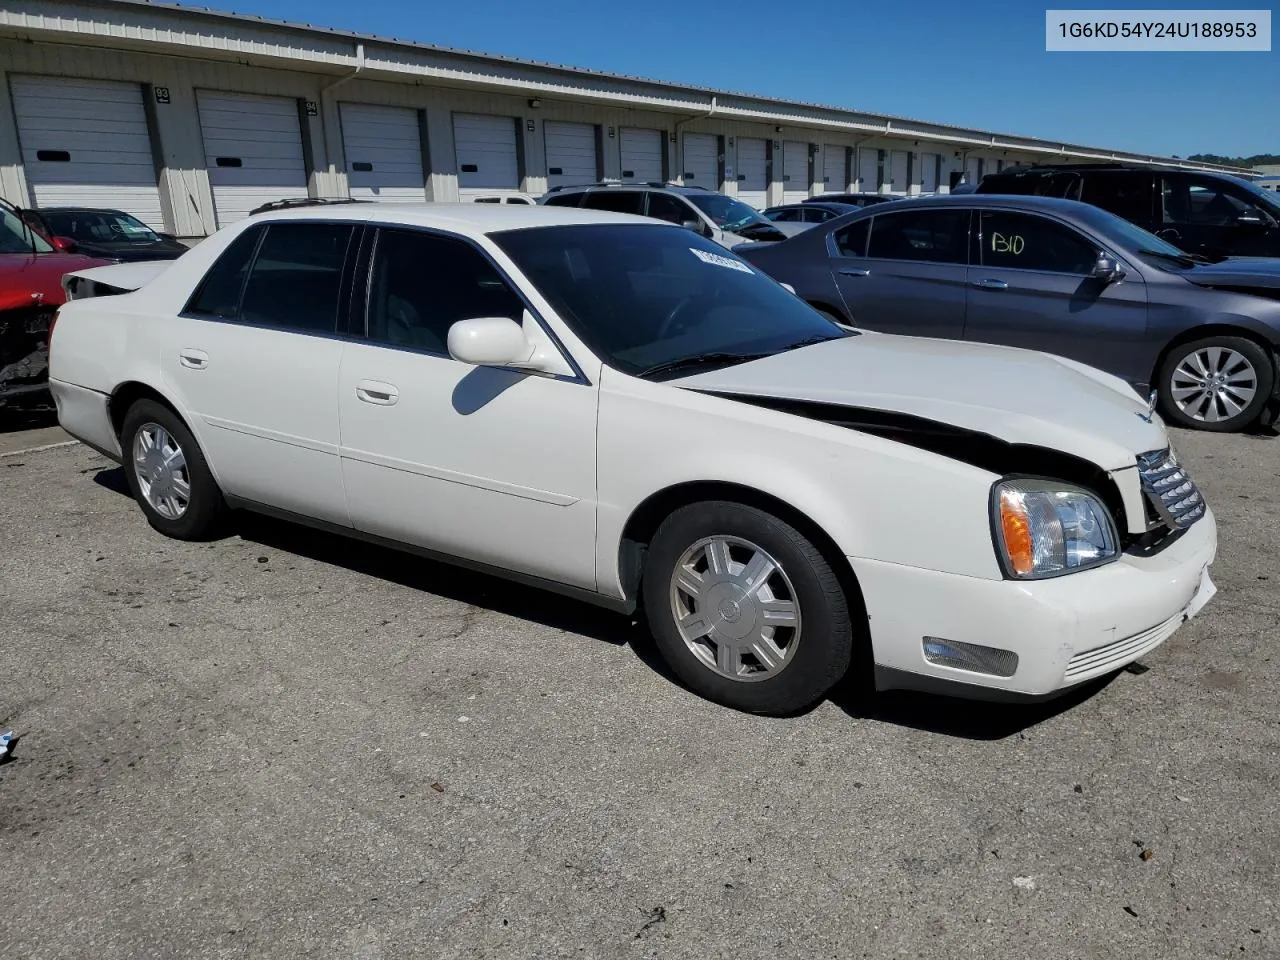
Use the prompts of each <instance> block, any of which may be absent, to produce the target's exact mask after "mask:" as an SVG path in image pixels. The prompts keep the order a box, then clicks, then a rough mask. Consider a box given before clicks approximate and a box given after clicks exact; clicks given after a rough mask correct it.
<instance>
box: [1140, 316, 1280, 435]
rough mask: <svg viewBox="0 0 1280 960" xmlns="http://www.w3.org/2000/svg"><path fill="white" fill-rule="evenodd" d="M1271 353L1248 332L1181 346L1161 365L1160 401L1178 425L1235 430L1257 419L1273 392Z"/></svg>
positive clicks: (1219, 431)
mask: <svg viewBox="0 0 1280 960" xmlns="http://www.w3.org/2000/svg"><path fill="white" fill-rule="evenodd" d="M1274 383H1275V372H1274V370H1273V368H1272V364H1271V358H1270V357H1268V356H1267V354H1266V351H1264V350H1263V349H1262V348H1261V347H1260V346H1258V345H1257V344H1256V343H1254V342H1253V341H1252V340H1246V339H1245V338H1243V337H1206V338H1204V339H1203V340H1196V341H1193V342H1191V343H1185V344H1182V345H1180V346H1178V347H1175V348H1174V349H1173V350H1172V351H1171V352H1170V353H1169V356H1168V357H1167V358H1165V361H1164V364H1163V365H1162V366H1161V368H1160V382H1159V394H1160V406H1161V410H1162V412H1163V413H1164V415H1165V417H1166V418H1167V419H1168V420H1169V421H1170V422H1172V423H1174V424H1176V425H1178V426H1184V427H1192V428H1194V429H1197V430H1210V431H1215V432H1218V433H1230V432H1234V431H1237V430H1243V429H1245V428H1246V427H1248V426H1250V425H1252V424H1253V423H1254V421H1256V420H1257V419H1258V417H1259V416H1260V415H1261V414H1262V409H1263V407H1265V406H1266V404H1267V400H1268V399H1269V398H1270V396H1271V388H1272V385H1273V384H1274Z"/></svg>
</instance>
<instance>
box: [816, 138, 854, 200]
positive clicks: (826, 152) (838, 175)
mask: <svg viewBox="0 0 1280 960" xmlns="http://www.w3.org/2000/svg"><path fill="white" fill-rule="evenodd" d="M846 153H847V150H846V148H845V147H838V146H836V145H835V144H834V143H828V144H825V145H824V146H823V148H822V189H823V190H824V191H826V192H828V193H844V191H846V190H848V189H849V184H847V183H845V172H846V171H845V159H846Z"/></svg>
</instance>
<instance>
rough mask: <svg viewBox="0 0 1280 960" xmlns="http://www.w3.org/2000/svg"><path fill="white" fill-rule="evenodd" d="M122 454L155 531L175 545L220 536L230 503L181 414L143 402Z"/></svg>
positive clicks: (124, 434)
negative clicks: (179, 415)
mask: <svg viewBox="0 0 1280 960" xmlns="http://www.w3.org/2000/svg"><path fill="white" fill-rule="evenodd" d="M120 449H121V452H122V453H123V455H124V472H125V477H126V478H127V479H128V482H129V491H130V492H131V493H132V494H133V498H134V499H135V500H137V501H138V506H140V507H141V508H142V512H143V513H144V514H145V515H146V517H147V521H148V522H149V523H150V524H151V526H152V527H154V528H155V529H156V530H158V531H160V532H161V533H163V534H164V535H165V536H167V537H173V538H174V539H175V540H207V539H210V538H211V537H213V536H216V535H217V534H218V532H219V531H220V530H221V528H222V525H223V522H224V521H225V519H226V514H227V504H226V501H225V500H224V499H223V496H222V491H221V490H219V489H218V483H217V481H216V480H214V478H213V473H212V472H211V471H210V470H209V465H208V463H207V462H206V461H205V459H204V454H203V453H202V452H201V450H200V446H199V445H198V444H197V443H196V440H195V437H193V436H192V435H191V431H190V430H188V429H187V425H186V424H185V423H183V422H182V419H181V418H180V417H178V415H177V414H175V413H174V412H173V411H172V410H170V409H169V408H168V407H166V406H164V405H163V404H159V403H156V402H155V401H154V400H139V401H138V402H137V403H135V404H134V405H133V406H131V407H130V408H129V411H128V413H126V414H125V416H124V425H123V427H122V429H121V431H120Z"/></svg>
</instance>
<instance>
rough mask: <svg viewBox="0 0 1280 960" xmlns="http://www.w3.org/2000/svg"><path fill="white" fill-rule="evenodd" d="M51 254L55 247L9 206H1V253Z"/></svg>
mask: <svg viewBox="0 0 1280 960" xmlns="http://www.w3.org/2000/svg"><path fill="white" fill-rule="evenodd" d="M33 249H34V251H35V252H36V253H51V252H52V251H53V247H51V246H49V244H48V242H47V241H46V240H45V239H44V237H42V236H40V234H38V233H36V232H35V231H34V230H32V229H31V228H30V227H28V226H27V225H26V224H25V223H23V222H22V219H21V218H20V217H19V216H18V215H17V213H15V212H14V210H13V208H12V207H10V206H9V205H8V204H5V205H4V206H0V253H31V252H32V250H33Z"/></svg>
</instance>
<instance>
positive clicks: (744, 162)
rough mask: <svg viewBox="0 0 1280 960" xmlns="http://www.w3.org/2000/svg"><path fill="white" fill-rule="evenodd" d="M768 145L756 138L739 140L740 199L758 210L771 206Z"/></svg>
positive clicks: (741, 138)
mask: <svg viewBox="0 0 1280 960" xmlns="http://www.w3.org/2000/svg"><path fill="white" fill-rule="evenodd" d="M766 146H767V144H766V143H765V141H763V140H757V139H755V138H754V137H739V138H738V199H739V200H741V201H742V202H743V203H748V204H750V205H751V206H753V207H755V208H756V209H757V210H763V209H764V208H765V207H767V206H768V205H769V199H768V193H767V192H766V191H767V190H768V187H769V173H768V169H769V168H768V155H767V152H766V149H765V148H766Z"/></svg>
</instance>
